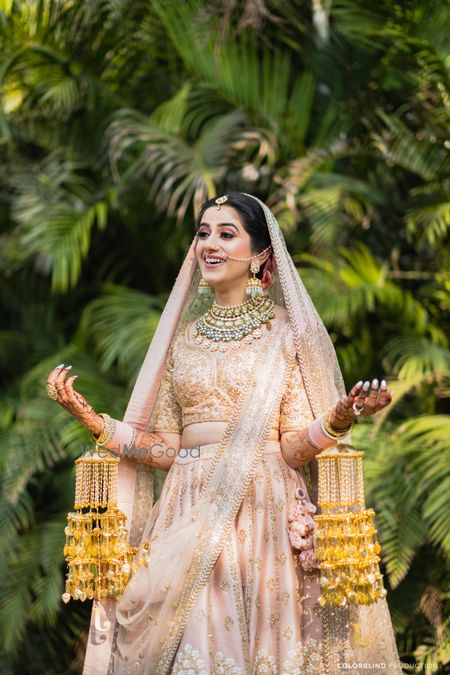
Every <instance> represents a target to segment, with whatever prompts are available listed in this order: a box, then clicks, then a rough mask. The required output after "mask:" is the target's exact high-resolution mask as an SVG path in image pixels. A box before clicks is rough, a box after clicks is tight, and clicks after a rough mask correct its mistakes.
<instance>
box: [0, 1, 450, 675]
mask: <svg viewBox="0 0 450 675" xmlns="http://www.w3.org/2000/svg"><path fill="white" fill-rule="evenodd" d="M319 4H320V6H321V7H322V10H321V11H320V10H319V8H318V6H319ZM449 17H450V11H449V8H448V5H447V4H446V3H439V2H431V3H430V2H424V1H422V0H418V1H417V2H414V3H412V4H411V3H410V2H406V0H399V1H398V2H392V0H383V1H382V2H373V1H369V2H367V1H366V0H364V2H363V0H337V1H335V2H333V3H312V4H311V3H310V2H303V0H301V1H299V2H293V1H291V0H283V2H275V0H265V2H258V3H253V2H249V1H248V0H242V1H241V0H239V1H238V2H231V1H230V2H229V1H227V2H225V3H215V2H212V3H207V2H204V0H186V2H182V3H180V2H173V1H172V0H169V1H167V2H161V1H160V0H150V1H149V2H143V3H140V2H138V3H136V2H134V3H133V2H131V1H130V0H95V1H93V2H92V1H88V0H80V1H79V2H67V1H64V0H29V1H27V2H18V1H17V0H5V1H3V2H0V228H1V239H0V241H1V244H0V245H1V257H0V275H1V281H0V311H1V315H2V325H1V329H0V364H1V376H0V377H1V383H2V389H3V391H2V399H1V402H0V483H1V490H0V544H1V545H0V572H1V579H2V582H1V584H0V636H1V643H2V649H1V650H0V671H1V672H2V673H3V672H4V673H5V674H6V673H19V672H20V673H24V674H27V673H30V675H31V674H32V673H35V672H42V673H48V674H49V675H51V674H53V673H57V672H67V673H69V672H73V673H75V672H79V671H80V654H81V658H82V654H83V650H84V646H83V636H85V631H86V627H87V617H88V610H89V608H88V607H83V606H81V605H80V606H77V607H75V606H73V605H71V606H68V607H66V606H62V605H61V603H60V601H59V596H60V594H61V592H62V590H63V578H64V564H63V558H62V544H63V529H64V523H65V514H66V512H67V511H68V510H70V508H71V507H72V499H73V460H74V458H75V457H77V456H78V455H79V454H80V453H81V449H82V447H84V446H85V445H86V444H87V443H88V442H89V441H88V437H87V434H86V433H85V432H84V431H83V430H82V429H81V428H80V427H79V425H78V424H77V423H76V422H74V421H72V420H70V419H69V418H68V417H67V414H66V413H65V412H64V411H63V410H62V409H58V408H56V407H55V405H54V404H53V403H52V402H51V401H50V400H49V399H48V398H47V396H46V394H45V380H46V377H47V374H48V372H49V371H50V369H51V368H52V367H54V366H55V365H56V364H57V363H61V362H65V363H73V365H74V371H75V372H76V374H78V375H79V379H78V384H77V386H78V387H79V389H80V391H81V392H82V393H83V394H84V395H85V396H86V397H87V398H88V400H89V401H90V402H91V403H92V404H93V405H94V406H95V407H96V408H97V409H98V410H107V411H108V412H110V413H111V414H113V415H115V416H116V417H120V416H121V415H122V414H123V412H124V410H125V407H126V402H127V399H128V397H129V394H130V391H131V387H132V385H133V382H134V379H135V376H136V373H137V371H138V369H139V366H140V364H141V362H142V359H143V356H144V354H145V350H146V348H147V346H148V343H149V342H150V339H151V336H152V335H153V332H154V330H155V327H156V324H157V321H158V318H159V315H160V312H161V310H162V307H163V306H164V300H165V298H166V297H167V293H168V292H169V290H170V287H171V285H172V283H173V280H174V277H175V274H176V271H177V270H178V268H179V265H180V262H181V259H182V257H183V255H184V252H185V250H186V248H187V246H188V244H189V241H190V239H191V237H192V232H193V216H194V212H195V209H196V208H198V206H199V204H200V203H201V202H202V201H203V200H204V199H205V198H206V197H208V196H211V195H213V194H215V193H216V192H217V193H223V192H225V191H226V190H228V189H232V188H234V189H239V190H243V191H247V192H251V193H254V194H256V195H258V196H260V197H261V198H263V199H264V200H265V201H267V203H269V204H270V206H271V207H272V208H273V210H274V212H275V213H276V215H277V217H278V219H279V222H280V224H281V226H282V228H283V230H284V232H285V234H286V237H287V240H288V245H289V248H290V250H291V251H292V253H293V255H294V259H295V261H296V263H297V264H298V267H299V272H300V273H301V275H302V278H303V279H304V280H305V283H306V285H307V287H308V289H309V290H310V292H311V294H312V296H313V299H314V301H315V303H316V305H317V308H318V310H319V313H320V314H321V316H322V317H323V319H324V321H325V323H326V325H327V327H328V328H329V330H330V334H331V337H332V339H333V341H334V343H335V346H336V349H337V351H338V355H339V358H340V361H341V365H342V368H343V371H344V375H345V378H346V381H347V384H348V385H349V386H351V385H352V384H353V383H354V381H356V380H357V379H360V378H361V377H364V378H370V377H375V376H377V377H380V376H381V375H386V376H387V378H388V379H389V381H390V382H391V388H392V389H393V391H394V404H393V405H392V406H391V407H390V409H389V411H388V412H386V413H385V414H383V415H381V416H379V417H378V418H377V419H376V420H375V421H374V422H373V423H366V424H358V426H357V430H356V433H355V439H356V441H355V442H356V443H357V444H358V445H360V446H361V447H362V448H363V449H364V450H365V451H366V478H367V486H368V501H369V503H370V504H371V505H373V506H374V508H375V509H376V511H377V520H378V528H379V535H380V539H381V543H382V546H383V565H384V570H385V573H386V578H387V581H388V584H389V586H390V593H389V595H388V600H389V604H390V608H391V612H392V616H393V618H394V624H395V629H396V633H397V640H398V644H399V647H400V651H401V657H402V659H403V660H404V661H409V662H410V663H414V662H417V663H419V664H422V665H423V666H424V668H426V667H427V666H428V667H430V664H433V663H437V664H439V668H440V669H441V672H444V671H445V668H446V667H447V666H448V663H449V660H450V656H449V637H448V636H449V628H448V618H447V616H448V601H449V594H448V588H449V579H448V571H447V570H448V557H449V553H450V539H449V534H448V526H447V520H448V494H449V489H450V475H449V468H448V467H449V466H450V462H449V457H448V438H449V435H450V422H449V419H450V417H449V414H450V413H449V407H448V400H449V398H450V351H449V342H448V335H449V332H450V325H449V319H448V317H449V310H450V274H449V269H450V265H449V250H448V235H449V229H450V228H449V224H450V207H449V201H448V192H449V180H448V174H449V160H448V152H446V151H448V140H446V139H447V135H446V132H447V128H448V111H449V101H450V98H449V89H450V87H449V76H448V54H449V40H448V36H449V35H450V30H449V27H450V26H449ZM434 672H436V671H434Z"/></svg>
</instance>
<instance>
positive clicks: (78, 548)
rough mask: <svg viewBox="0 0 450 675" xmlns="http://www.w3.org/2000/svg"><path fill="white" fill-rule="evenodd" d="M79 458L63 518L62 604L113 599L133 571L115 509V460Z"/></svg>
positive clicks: (129, 549)
mask: <svg viewBox="0 0 450 675" xmlns="http://www.w3.org/2000/svg"><path fill="white" fill-rule="evenodd" d="M100 451H101V453H105V449H104V448H100V449H98V448H96V455H94V453H93V455H94V456H92V455H84V456H83V457H80V458H79V459H77V460H76V461H75V465H76V482H75V504H74V509H75V511H74V512H73V513H69V514H68V516H67V527H66V528H65V530H64V532H65V534H66V545H65V546H64V556H65V558H66V562H67V565H68V568H69V569H68V573H67V577H66V588H65V593H63V595H62V599H63V601H64V602H69V601H70V599H71V598H73V599H74V600H82V601H84V600H86V599H93V600H100V599H103V598H106V597H112V598H115V599H118V598H119V597H120V596H121V594H122V593H123V591H124V588H125V586H126V584H127V582H128V579H129V577H130V573H131V572H132V571H133V569H134V568H135V566H136V565H135V563H134V562H133V557H134V555H135V553H136V550H137V549H136V548H134V547H132V546H130V544H129V543H128V530H127V528H126V516H125V514H124V513H123V512H122V511H120V510H119V509H118V508H117V488H118V467H119V461H120V459H119V458H118V457H112V456H108V455H106V453H105V456H102V455H100V454H99V452H100Z"/></svg>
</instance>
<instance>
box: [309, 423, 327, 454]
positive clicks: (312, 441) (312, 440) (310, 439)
mask: <svg viewBox="0 0 450 675" xmlns="http://www.w3.org/2000/svg"><path fill="white" fill-rule="evenodd" d="M306 439H307V441H308V443H309V444H310V445H312V447H313V448H314V449H315V450H320V451H322V450H324V448H321V447H320V445H318V444H317V443H316V441H315V440H314V439H313V438H311V434H310V433H309V428H308V432H307V434H306Z"/></svg>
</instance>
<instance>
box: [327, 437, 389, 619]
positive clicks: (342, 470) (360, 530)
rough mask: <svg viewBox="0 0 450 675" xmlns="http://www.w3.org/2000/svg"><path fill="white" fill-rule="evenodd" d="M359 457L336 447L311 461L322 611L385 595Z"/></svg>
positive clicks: (358, 453) (351, 449) (350, 449)
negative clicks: (316, 475)
mask: <svg viewBox="0 0 450 675" xmlns="http://www.w3.org/2000/svg"><path fill="white" fill-rule="evenodd" d="M363 455H364V453H363V452H361V451H358V450H356V449H355V448H354V447H353V446H351V445H347V444H345V443H339V444H338V445H337V446H336V447H334V448H331V449H327V450H324V451H323V452H321V453H320V454H319V455H317V457H316V459H317V460H318V464H319V494H318V506H319V509H320V514H319V515H315V516H314V520H315V523H316V526H315V555H316V558H317V559H318V560H319V561H320V564H319V567H320V571H321V579H320V588H321V595H320V597H319V605H321V606H322V607H323V606H325V605H327V606H333V607H336V606H341V607H345V606H347V605H348V604H350V603H354V604H357V605H369V604H371V603H374V602H376V601H377V600H378V599H379V598H384V597H385V596H386V590H385V589H384V588H383V575H382V574H381V573H380V570H379V567H378V563H379V561H380V558H379V556H378V554H379V553H380V550H381V547H380V544H379V543H378V541H377V539H376V532H377V530H376V529H375V527H374V523H373V518H374V515H375V512H374V511H373V510H372V509H366V508H365V501H364V482H363V468H362V458H363Z"/></svg>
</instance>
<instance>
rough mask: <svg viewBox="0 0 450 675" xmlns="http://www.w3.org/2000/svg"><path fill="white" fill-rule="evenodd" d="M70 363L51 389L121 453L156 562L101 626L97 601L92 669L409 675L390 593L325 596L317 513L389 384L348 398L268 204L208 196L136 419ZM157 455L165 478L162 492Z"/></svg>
mask: <svg viewBox="0 0 450 675" xmlns="http://www.w3.org/2000/svg"><path fill="white" fill-rule="evenodd" d="M70 370H71V366H67V367H64V364H63V365H61V366H58V367H57V368H55V369H54V370H53V371H52V372H51V373H50V375H49V378H48V383H47V387H48V393H49V395H50V396H51V397H52V398H55V400H57V402H58V403H59V404H60V405H62V406H63V407H64V408H65V409H66V410H67V411H68V412H69V413H71V414H72V415H73V416H74V417H76V418H77V419H78V420H79V421H80V422H81V423H82V424H83V425H85V426H86V427H87V428H88V429H90V430H91V432H92V433H93V434H94V435H95V437H96V440H97V445H98V446H99V447H104V448H106V449H111V450H112V449H114V450H115V451H116V452H118V453H119V454H122V455H123V458H122V460H121V462H120V468H119V471H120V474H119V499H120V504H119V506H120V507H121V508H122V509H123V510H124V511H125V512H126V513H127V515H128V519H129V520H128V522H129V525H130V538H131V542H132V543H133V544H134V545H138V546H139V550H138V554H137V559H138V560H141V562H142V561H143V562H144V563H145V564H142V565H141V566H139V567H138V569H137V571H136V572H135V573H134V574H133V575H132V577H131V579H130V581H129V583H128V585H127V587H126V589H125V592H124V594H123V596H122V598H121V599H120V600H119V602H118V603H116V604H114V603H113V602H112V601H106V600H105V601H104V602H102V609H103V611H104V612H106V614H104V620H105V619H107V621H106V624H105V626H106V628H108V626H109V629H108V630H106V631H105V632H104V633H103V634H101V636H100V639H99V628H100V629H101V627H100V626H99V622H98V615H97V616H95V611H96V610H95V609H94V613H93V615H94V618H93V622H92V626H91V632H90V636H89V643H88V649H87V655H86V662H85V670H84V672H85V673H86V674H87V675H91V674H100V673H105V674H106V673H116V674H125V673H130V675H131V674H132V673H146V674H153V673H157V674H160V675H163V674H166V673H174V674H181V673H183V674H186V675H187V674H188V673H192V674H195V675H200V674H203V675H206V674H208V673H213V674H216V673H217V674H219V673H223V674H227V675H247V674H249V675H250V674H252V675H253V674H254V675H258V674H262V673H270V674H280V675H282V674H288V673H301V674H303V673H317V674H320V675H323V674H325V673H329V674H330V675H336V674H337V673H338V672H340V671H342V670H343V669H345V668H347V669H351V670H352V672H354V673H357V672H364V673H370V672H375V671H376V672H378V671H379V670H380V668H381V669H383V670H390V668H392V669H396V670H398V668H399V662H398V656H397V652H396V647H395V642H394V638H393V632H392V626H391V621H390V617H389V613H388V610H387V605H386V601H385V599H384V597H383V595H384V593H380V597H379V599H378V600H377V601H376V602H374V603H373V604H372V605H369V606H357V605H354V606H350V607H348V606H343V607H339V608H329V607H324V606H323V605H322V604H321V602H320V597H319V596H320V584H319V579H320V578H319V570H318V564H317V561H316V559H315V557H314V549H313V536H312V534H313V524H314V521H313V520H312V517H311V516H312V514H313V513H314V512H315V510H316V507H315V506H314V504H313V502H314V501H315V499H316V490H317V463H316V461H315V459H314V458H315V456H316V455H317V454H318V453H319V452H321V450H323V449H326V448H328V447H330V446H332V445H334V444H335V443H336V441H337V440H339V439H341V438H346V437H347V435H348V434H349V432H350V430H351V426H352V423H353V421H354V419H355V417H356V416H358V415H361V414H362V415H373V414H375V413H376V412H378V411H380V410H382V409H383V408H385V407H386V406H387V405H389V403H390V401H391V392H390V391H388V389H387V386H386V382H385V381H384V380H382V381H381V382H379V381H378V380H376V379H374V380H373V381H372V382H362V381H360V382H358V383H357V384H355V386H354V387H353V388H352V389H351V391H350V393H349V394H348V395H346V394H345V390H344V388H343V383H342V378H341V375H340V371H339V367H338V364H337V360H336V355H335V353H334V349H333V347H332V344H331V341H330V339H329V337H328V334H327V332H326V330H325V328H324V326H323V324H322V322H321V320H320V318H319V317H318V315H317V313H316V311H315V309H314V307H313V305H312V302H311V299H310V298H309V295H308V294H307V292H306V290H305V288H304V286H303V284H302V282H301V280H300V278H299V276H298V273H297V271H296V269H295V267H294V265H293V262H292V260H291V258H290V256H289V254H288V252H287V249H286V246H285V243H284V239H283V236H282V233H281V231H280V229H279V227H278V224H277V222H276V220H275V218H274V217H273V214H272V213H271V211H270V210H269V209H268V208H267V207H266V206H265V205H264V204H262V202H260V201H259V200H258V199H256V198H255V197H252V196H250V195H246V194H243V193H238V192H229V193H228V194H227V195H223V196H221V197H218V198H217V199H211V200H209V201H208V202H206V203H205V204H204V205H203V207H202V208H201V210H200V213H199V216H198V220H197V226H196V234H195V238H194V241H193V243H192V245H191V248H190V250H189V252H188V255H187V257H186V259H185V262H184V264H183V266H182V268H181V271H180V274H179V276H178V278H177V280H176V282H175V285H174V288H173V290H172V293H171V295H170V297H169V300H168V302H167V305H166V307H165V310H164V312H163V314H162V317H161V320H160V323H159V326H158V329H157V331H156V333H155V336H154V338H153V340H152V343H151V345H150V348H149V351H148V354H147V357H146V359H145V361H144V363H143V366H142V368H141V371H140V373H139V376H138V379H137V382H136V385H135V388H134V390H133V394H132V396H131V399H130V402H129V405H128V408H127V411H126V414H125V418H124V421H123V422H122V421H119V420H115V419H112V418H111V417H109V416H108V415H107V414H105V413H101V414H98V413H97V412H96V411H95V410H93V408H92V407H91V406H90V405H89V404H88V403H87V401H86V400H85V399H84V398H83V397H82V396H81V394H80V393H79V392H77V391H76V390H75V389H74V382H75V379H76V375H75V376H74V375H71V373H70ZM130 449H131V450H132V452H133V453H134V458H131V459H130V457H129V455H130ZM155 467H156V468H160V469H163V470H164V471H167V477H166V479H165V482H164V486H163V489H162V492H161V495H160V497H159V499H158V500H157V502H156V503H155V504H154V505H152V468H155ZM293 505H296V508H297V514H300V520H299V522H298V523H297V525H298V527H297V533H296V534H297V538H296V537H295V533H294V534H293V532H292V529H290V527H289V523H290V522H291V521H292V518H291V517H290V515H291V510H292V508H293ZM97 609H98V608H97Z"/></svg>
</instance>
